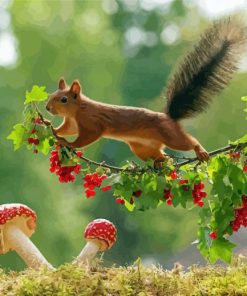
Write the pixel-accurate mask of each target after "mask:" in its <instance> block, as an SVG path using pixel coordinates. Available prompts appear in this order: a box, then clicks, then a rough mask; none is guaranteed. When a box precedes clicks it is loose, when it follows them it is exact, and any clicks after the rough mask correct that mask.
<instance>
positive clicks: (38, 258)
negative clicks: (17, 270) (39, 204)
mask: <svg viewBox="0 0 247 296" xmlns="http://www.w3.org/2000/svg"><path fill="white" fill-rule="evenodd" d="M36 218H37V216H36V213H35V212H34V211H33V210H31V209H30V208H29V207H27V206H26V205H23V204H15V203H12V204H3V205H0V254H5V253H7V252H9V251H10V250H15V251H16V252H17V254H18V255H19V256H20V257H21V258H22V259H23V261H24V262H25V263H26V264H27V266H28V267H31V268H33V269H38V268H40V267H41V266H46V267H47V268H49V269H54V268H53V267H52V265H51V264H50V263H49V262H48V261H47V260H46V259H45V258H44V256H43V255H42V254H41V253H40V251H39V249H38V248H37V247H36V246H35V245H34V244H33V243H32V241H31V240H30V239H29V237H31V236H32V235H33V233H34V232H35V229H36Z"/></svg>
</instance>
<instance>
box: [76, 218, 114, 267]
mask: <svg viewBox="0 0 247 296" xmlns="http://www.w3.org/2000/svg"><path fill="white" fill-rule="evenodd" d="M84 238H85V239H86V241H87V244H86V245H85V247H84V248H83V249H82V251H81V253H80V254H79V255H78V256H77V257H76V258H75V259H74V261H73V262H72V264H76V265H78V266H82V265H83V263H84V262H85V261H90V260H91V259H92V258H93V257H94V256H95V255H96V254H97V252H103V251H106V250H108V249H110V248H111V247H112V246H113V244H114V243H115V242H116V238H117V229H116V227H115V226H114V224H112V223H111V222H110V221H108V220H106V219H96V220H94V221H92V222H91V223H89V224H88V225H87V227H86V229H85V232H84Z"/></svg>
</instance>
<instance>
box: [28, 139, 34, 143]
mask: <svg viewBox="0 0 247 296" xmlns="http://www.w3.org/2000/svg"><path fill="white" fill-rule="evenodd" d="M34 140H35V139H34V138H28V139H27V141H28V144H33V143H34Z"/></svg>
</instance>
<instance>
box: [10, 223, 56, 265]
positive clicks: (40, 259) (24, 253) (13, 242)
mask: <svg viewBox="0 0 247 296" xmlns="http://www.w3.org/2000/svg"><path fill="white" fill-rule="evenodd" d="M5 237H6V239H7V241H8V243H9V244H10V246H11V249H13V250H15V251H16V253H17V254H18V255H19V256H20V257H21V258H22V259H23V261H24V262H25V263H26V264H27V266H28V267H31V268H33V269H39V268H40V267H42V266H46V267H47V268H49V269H51V270H54V267H53V266H52V265H51V264H50V263H49V262H48V261H47V260H46V259H45V257H44V256H43V255H42V254H41V252H40V251H39V249H38V248H37V247H36V246H35V245H34V244H33V242H32V241H31V240H30V239H29V238H28V237H27V236H26V235H25V234H24V233H23V232H22V231H21V229H19V228H18V227H16V226H15V225H14V224H9V225H8V226H7V227H6V230H5Z"/></svg>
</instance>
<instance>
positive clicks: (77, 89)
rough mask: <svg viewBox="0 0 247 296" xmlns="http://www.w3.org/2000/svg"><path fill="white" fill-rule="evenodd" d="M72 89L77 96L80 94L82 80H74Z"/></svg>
mask: <svg viewBox="0 0 247 296" xmlns="http://www.w3.org/2000/svg"><path fill="white" fill-rule="evenodd" d="M70 91H71V92H72V93H73V94H74V95H75V97H76V96H77V95H79V94H80V92H81V85H80V82H79V81H78V80H74V81H73V82H72V85H71V87H70Z"/></svg>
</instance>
